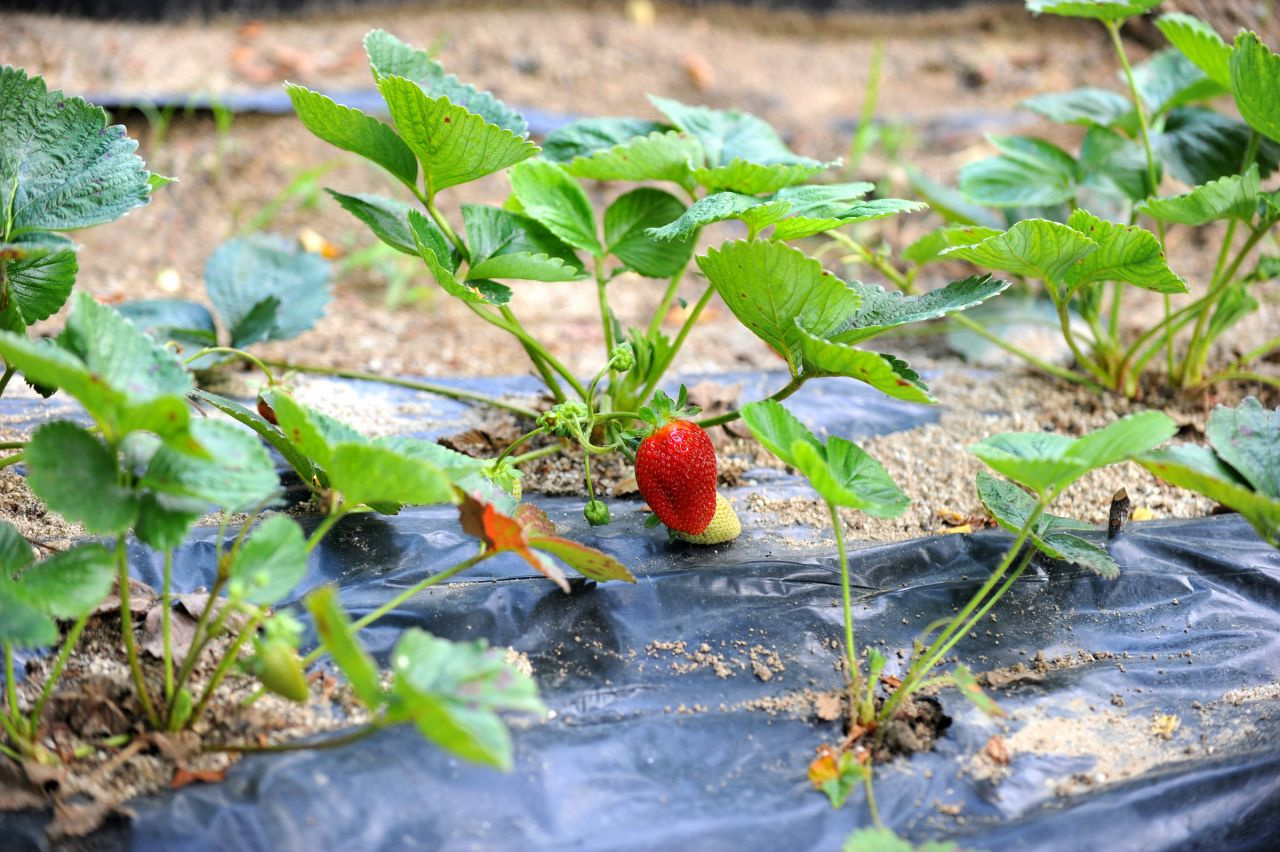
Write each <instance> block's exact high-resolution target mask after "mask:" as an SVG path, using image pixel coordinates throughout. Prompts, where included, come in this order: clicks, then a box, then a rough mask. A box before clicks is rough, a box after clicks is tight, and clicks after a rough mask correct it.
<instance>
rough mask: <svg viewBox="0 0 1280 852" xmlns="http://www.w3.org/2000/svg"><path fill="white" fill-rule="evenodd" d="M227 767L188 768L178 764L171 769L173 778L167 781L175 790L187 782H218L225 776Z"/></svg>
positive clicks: (170, 787)
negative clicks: (175, 767)
mask: <svg viewBox="0 0 1280 852" xmlns="http://www.w3.org/2000/svg"><path fill="white" fill-rule="evenodd" d="M226 774H227V769H226V768H225V767H224V768H223V769H188V768H186V767H185V766H179V767H178V768H177V769H175V770H173V780H172V781H170V782H169V789H170V790H177V789H179V788H181V787H185V786H187V785H188V784H196V783H199V784H218V783H221V781H222V779H223V778H225V777H226Z"/></svg>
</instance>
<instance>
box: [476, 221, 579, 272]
mask: <svg viewBox="0 0 1280 852" xmlns="http://www.w3.org/2000/svg"><path fill="white" fill-rule="evenodd" d="M462 220H463V223H464V224H465V226H466V231H467V242H468V244H469V245H470V249H471V267H470V269H469V270H468V272H467V275H468V276H469V277H474V278H520V279H524V280H527V281H576V280H577V279H579V278H582V277H583V276H584V275H585V274H586V272H585V271H584V269H583V267H582V261H580V260H579V259H578V256H577V255H576V254H574V252H573V249H572V248H570V247H569V246H568V245H566V244H565V243H563V242H561V240H560V239H559V238H558V237H556V235H555V234H553V233H551V232H550V231H549V230H547V229H546V228H544V227H543V226H542V225H540V224H538V223H537V222H535V221H534V220H533V219H530V218H528V217H525V216H519V215H517V214H515V213H511V212H508V211H506V210H503V209H501V208H499V207H489V206H485V205H479V204H464V205H462Z"/></svg>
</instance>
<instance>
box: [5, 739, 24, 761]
mask: <svg viewBox="0 0 1280 852" xmlns="http://www.w3.org/2000/svg"><path fill="white" fill-rule="evenodd" d="M15 742H16V740H15ZM0 754H3V755H4V756H5V757H7V758H9V759H10V760H16V761H18V762H19V763H21V762H22V755H20V754H18V753H17V752H16V751H14V750H13V749H11V748H9V747H8V746H7V745H5V744H4V743H0Z"/></svg>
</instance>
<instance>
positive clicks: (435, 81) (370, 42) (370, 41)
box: [364, 30, 529, 136]
mask: <svg viewBox="0 0 1280 852" xmlns="http://www.w3.org/2000/svg"><path fill="white" fill-rule="evenodd" d="M364 50H365V54H366V55H367V56H368V57H369V65H370V67H371V68H372V69H373V74H374V76H375V77H407V78H408V79H410V80H412V81H413V82H415V83H417V84H418V85H419V86H421V87H422V89H423V91H424V92H426V93H427V94H428V95H430V96H431V97H433V98H436V97H440V96H444V97H447V98H448V99H449V100H450V101H451V102H452V103H455V104H457V105H458V106H460V107H465V108H466V109H467V110H468V111H469V112H473V113H475V114H476V115H478V116H480V117H481V118H483V119H484V120H485V121H487V122H488V123H489V124H496V125H497V126H498V127H502V128H505V129H506V130H509V131H511V132H512V133H514V134H516V135H517V136H527V135H528V131H529V124H528V122H526V121H525V120H524V116H522V115H520V113H518V112H516V111H515V110H513V109H512V108H511V107H509V106H507V105H506V104H504V103H503V102H502V101H500V100H498V99H497V98H496V97H494V96H493V95H492V94H491V93H490V92H485V91H481V90H480V89H477V88H476V87H475V86H472V85H470V84H469V83H463V82H462V81H461V80H459V79H458V78H457V77H456V76H454V75H453V74H446V73H445V72H444V67H443V66H442V65H441V64H440V63H439V62H436V61H435V60H434V59H432V58H431V56H430V54H428V53H427V52H426V51H425V50H422V49H421V48H417V47H413V46H412V45H408V44H405V43H404V42H402V41H400V40H399V39H398V38H396V37H395V36H393V35H391V34H390V33H388V32H387V31H386V30H373V31H371V32H370V33H369V34H368V35H366V36H365V37H364Z"/></svg>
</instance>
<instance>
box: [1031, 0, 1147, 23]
mask: <svg viewBox="0 0 1280 852" xmlns="http://www.w3.org/2000/svg"><path fill="white" fill-rule="evenodd" d="M1160 3H1161V0H1027V11H1029V12H1032V13H1033V14H1036V15H1062V16H1064V17H1069V18H1093V19H1094V20H1098V21H1107V22H1111V23H1116V22H1118V21H1123V20H1124V19H1125V18H1131V17H1133V16H1134V15H1142V14H1144V13H1146V12H1149V11H1151V10H1152V9H1154V8H1155V7H1156V6H1159V5H1160Z"/></svg>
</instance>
